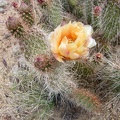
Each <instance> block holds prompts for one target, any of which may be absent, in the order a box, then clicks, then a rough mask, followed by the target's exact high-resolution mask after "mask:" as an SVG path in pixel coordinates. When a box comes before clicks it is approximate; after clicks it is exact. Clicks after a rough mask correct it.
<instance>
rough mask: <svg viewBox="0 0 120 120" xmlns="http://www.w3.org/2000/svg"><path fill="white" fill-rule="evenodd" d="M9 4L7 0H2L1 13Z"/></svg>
mask: <svg viewBox="0 0 120 120" xmlns="http://www.w3.org/2000/svg"><path fill="white" fill-rule="evenodd" d="M7 4H8V2H7V1H6V0H0V13H4V12H5V6H6V5H7Z"/></svg>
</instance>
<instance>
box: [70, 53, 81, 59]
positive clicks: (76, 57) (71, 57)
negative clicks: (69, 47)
mask: <svg viewBox="0 0 120 120" xmlns="http://www.w3.org/2000/svg"><path fill="white" fill-rule="evenodd" d="M69 57H70V59H72V60H75V59H78V58H79V57H80V56H79V54H77V53H75V52H71V53H70V54H69Z"/></svg>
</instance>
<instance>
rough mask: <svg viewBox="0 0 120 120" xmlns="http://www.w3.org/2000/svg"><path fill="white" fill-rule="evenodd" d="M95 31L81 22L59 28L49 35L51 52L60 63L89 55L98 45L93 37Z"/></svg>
mask: <svg viewBox="0 0 120 120" xmlns="http://www.w3.org/2000/svg"><path fill="white" fill-rule="evenodd" d="M92 33H93V29H92V27H91V26H89V25H84V24H83V23H81V22H73V23H71V22H69V23H68V24H66V25H64V26H58V27H57V28H56V29H55V30H54V31H53V32H51V33H50V35H49V41H50V43H51V51H52V53H53V55H54V57H55V58H56V59H57V60H58V61H59V62H63V60H75V59H79V58H82V57H86V56H88V55H89V48H92V47H93V46H95V45H96V42H95V40H94V39H93V38H92V37H91V35H92Z"/></svg>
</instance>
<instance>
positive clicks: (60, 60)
mask: <svg viewBox="0 0 120 120" xmlns="http://www.w3.org/2000/svg"><path fill="white" fill-rule="evenodd" d="M53 55H54V57H55V58H56V60H58V61H59V62H64V61H63V60H62V58H63V57H62V56H61V55H59V54H53Z"/></svg>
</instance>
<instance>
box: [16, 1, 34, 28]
mask: <svg viewBox="0 0 120 120" xmlns="http://www.w3.org/2000/svg"><path fill="white" fill-rule="evenodd" d="M18 11H19V12H20V14H21V17H22V19H23V21H24V22H25V23H26V24H27V25H28V26H32V25H33V23H34V17H33V12H32V10H31V8H30V6H29V5H27V4H25V3H24V2H22V3H21V5H20V7H19V8H18Z"/></svg>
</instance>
